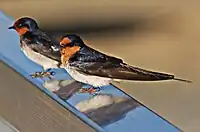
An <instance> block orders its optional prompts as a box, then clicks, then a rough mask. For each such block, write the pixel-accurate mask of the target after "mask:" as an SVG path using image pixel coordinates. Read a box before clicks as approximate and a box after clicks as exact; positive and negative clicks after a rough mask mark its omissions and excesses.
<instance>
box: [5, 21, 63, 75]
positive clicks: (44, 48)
mask: <svg viewBox="0 0 200 132" xmlns="http://www.w3.org/2000/svg"><path fill="white" fill-rule="evenodd" d="M8 29H14V30H15V31H16V32H17V33H18V34H19V36H20V43H21V44H20V48H21V50H22V51H23V53H24V54H25V55H26V56H27V57H28V58H29V59H30V60H32V61H33V62H35V63H37V64H39V65H41V66H42V67H43V68H44V70H45V71H44V72H37V73H35V74H32V75H31V76H32V77H42V75H45V76H46V75H49V76H50V75H51V72H50V69H51V68H59V67H60V66H61V61H60V57H61V54H60V49H59V48H60V46H59V41H57V40H56V39H55V38H53V37H51V36H49V35H48V34H47V33H45V32H43V31H42V30H41V29H40V28H39V26H38V24H37V22H36V21H35V20H34V19H32V18H29V17H22V18H19V19H17V20H16V21H15V22H14V24H13V25H12V26H11V27H9V28H8ZM39 74H41V75H39Z"/></svg>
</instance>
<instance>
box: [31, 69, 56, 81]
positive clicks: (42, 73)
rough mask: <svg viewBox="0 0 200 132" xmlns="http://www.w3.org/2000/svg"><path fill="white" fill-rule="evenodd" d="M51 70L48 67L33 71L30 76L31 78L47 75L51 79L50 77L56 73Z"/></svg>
mask: <svg viewBox="0 0 200 132" xmlns="http://www.w3.org/2000/svg"><path fill="white" fill-rule="evenodd" d="M51 70H52V69H51V68H48V69H47V70H45V71H40V72H35V73H33V74H31V75H30V76H31V77H32V78H44V77H48V78H49V79H50V80H51V79H52V78H51V77H52V76H54V75H55V74H56V72H55V71H51Z"/></svg>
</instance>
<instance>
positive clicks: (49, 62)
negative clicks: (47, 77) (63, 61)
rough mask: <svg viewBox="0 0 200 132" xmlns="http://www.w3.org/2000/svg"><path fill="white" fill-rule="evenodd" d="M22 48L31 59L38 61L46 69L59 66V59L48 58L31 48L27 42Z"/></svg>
mask: <svg viewBox="0 0 200 132" xmlns="http://www.w3.org/2000/svg"><path fill="white" fill-rule="evenodd" d="M21 50H22V51H23V53H24V54H25V55H26V56H27V57H28V58H29V59H30V60H32V61H34V62H35V63H37V64H39V65H41V66H43V68H44V69H48V68H57V67H58V66H57V65H58V62H57V61H55V60H53V59H50V58H48V57H46V56H44V55H41V54H39V53H37V52H34V51H33V50H32V49H31V48H29V47H28V46H26V45H25V44H23V46H22V47H21Z"/></svg>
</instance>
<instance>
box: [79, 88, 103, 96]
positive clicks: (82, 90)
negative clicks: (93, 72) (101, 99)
mask: <svg viewBox="0 0 200 132" xmlns="http://www.w3.org/2000/svg"><path fill="white" fill-rule="evenodd" d="M100 90H101V89H100V88H99V87H97V88H94V87H90V88H80V89H79V91H78V92H79V93H89V94H91V95H96V94H98V92H99V91H100Z"/></svg>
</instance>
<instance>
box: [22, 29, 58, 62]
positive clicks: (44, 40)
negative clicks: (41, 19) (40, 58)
mask: <svg viewBox="0 0 200 132" xmlns="http://www.w3.org/2000/svg"><path fill="white" fill-rule="evenodd" d="M23 40H24V41H26V43H28V45H29V47H30V48H32V49H33V50H34V51H35V52H38V53H40V54H42V55H45V56H47V57H49V58H51V59H53V60H56V61H58V62H60V57H61V54H60V46H59V42H58V41H57V40H56V39H54V38H52V37H49V36H48V35H47V34H46V33H44V32H42V31H40V30H38V31H36V32H34V34H26V35H24V37H23Z"/></svg>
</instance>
